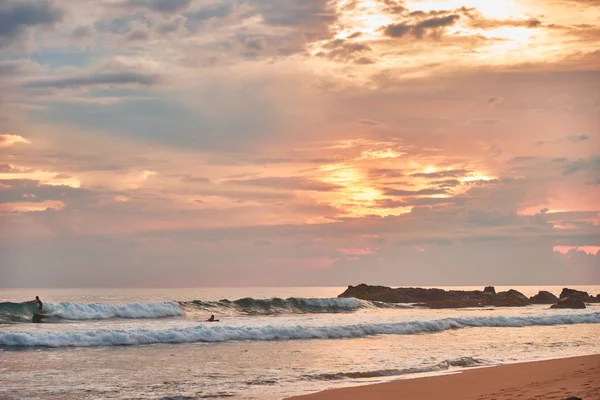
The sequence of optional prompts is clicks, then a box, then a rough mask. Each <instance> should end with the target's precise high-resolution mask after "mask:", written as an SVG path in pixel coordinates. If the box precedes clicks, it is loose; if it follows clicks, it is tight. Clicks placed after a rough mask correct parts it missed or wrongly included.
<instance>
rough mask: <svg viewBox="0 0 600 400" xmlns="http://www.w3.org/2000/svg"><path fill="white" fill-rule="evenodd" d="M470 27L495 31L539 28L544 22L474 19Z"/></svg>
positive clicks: (534, 20)
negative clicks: (504, 28) (498, 29)
mask: <svg viewBox="0 0 600 400" xmlns="http://www.w3.org/2000/svg"><path fill="white" fill-rule="evenodd" d="M470 25H471V26H472V27H474V28H480V29H494V28H502V27H506V26H507V27H524V28H538V27H540V26H542V21H540V20H539V19H536V18H531V19H525V20H514V19H485V18H483V17H477V18H472V19H471V21H470Z"/></svg>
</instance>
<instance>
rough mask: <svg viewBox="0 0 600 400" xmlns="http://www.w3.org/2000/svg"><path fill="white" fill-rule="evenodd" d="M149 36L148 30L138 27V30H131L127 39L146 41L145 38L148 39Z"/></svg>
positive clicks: (129, 40) (130, 40)
mask: <svg viewBox="0 0 600 400" xmlns="http://www.w3.org/2000/svg"><path fill="white" fill-rule="evenodd" d="M149 37H150V36H149V35H148V32H146V31H143V30H139V29H137V30H134V31H131V32H130V33H129V34H128V35H127V41H128V42H136V41H145V40H148V38H149Z"/></svg>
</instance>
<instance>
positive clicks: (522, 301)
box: [488, 289, 529, 307]
mask: <svg viewBox="0 0 600 400" xmlns="http://www.w3.org/2000/svg"><path fill="white" fill-rule="evenodd" d="M488 304H489V305H491V306H496V307H523V306H526V305H529V299H528V298H527V296H525V295H524V294H523V293H521V292H518V291H516V290H514V289H510V290H509V291H507V292H500V293H497V294H496V295H495V296H494V297H493V298H491V299H490V301H489V303H488Z"/></svg>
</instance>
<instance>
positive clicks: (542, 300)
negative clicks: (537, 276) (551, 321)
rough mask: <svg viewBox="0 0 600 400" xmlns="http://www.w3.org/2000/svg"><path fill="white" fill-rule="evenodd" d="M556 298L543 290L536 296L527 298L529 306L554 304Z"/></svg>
mask: <svg viewBox="0 0 600 400" xmlns="http://www.w3.org/2000/svg"><path fill="white" fill-rule="evenodd" d="M557 301H558V297H556V296H555V295H553V294H552V293H550V292H547V291H545V290H540V291H539V292H538V294H536V295H535V296H532V297H530V298H529V302H530V303H531V304H555V303H556V302H557Z"/></svg>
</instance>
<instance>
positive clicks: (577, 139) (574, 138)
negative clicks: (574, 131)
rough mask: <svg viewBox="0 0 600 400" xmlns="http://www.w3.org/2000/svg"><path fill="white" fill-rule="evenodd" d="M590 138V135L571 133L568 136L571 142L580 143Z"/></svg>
mask: <svg viewBox="0 0 600 400" xmlns="http://www.w3.org/2000/svg"><path fill="white" fill-rule="evenodd" d="M589 138H590V137H589V136H588V135H571V136H568V137H567V140H568V141H570V142H571V143H579V142H583V141H585V140H588V139H589Z"/></svg>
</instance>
